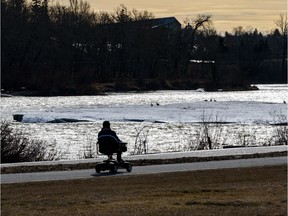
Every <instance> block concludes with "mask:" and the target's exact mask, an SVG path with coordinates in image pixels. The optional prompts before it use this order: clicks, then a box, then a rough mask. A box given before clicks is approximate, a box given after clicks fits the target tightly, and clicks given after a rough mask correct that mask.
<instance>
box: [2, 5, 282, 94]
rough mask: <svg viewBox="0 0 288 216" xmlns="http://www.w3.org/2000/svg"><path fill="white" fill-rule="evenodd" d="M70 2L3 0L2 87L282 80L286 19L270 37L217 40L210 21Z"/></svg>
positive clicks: (77, 88) (84, 90)
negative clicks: (159, 18)
mask: <svg viewBox="0 0 288 216" xmlns="http://www.w3.org/2000/svg"><path fill="white" fill-rule="evenodd" d="M69 3H70V4H69V5H68V6H63V5H60V4H59V3H56V4H54V5H50V4H49V2H48V0H32V1H31V2H27V1H26V0H1V28H2V29H1V30H2V37H1V43H2V55H1V70H2V81H1V85H2V89H6V90H14V91H17V90H19V89H21V88H23V87H25V88H26V89H29V90H35V91H41V92H44V94H95V93H97V92H98V90H99V89H101V86H106V88H109V85H108V83H109V84H110V85H111V89H113V90H137V89H140V90H143V89H144V90H145V89H161V88H166V89H167V88H196V87H202V86H204V87H207V88H211V89H215V88H221V87H223V86H224V87H235V86H241V85H242V86H243V85H245V84H247V83H252V82H254V83H256V82H257V83H271V82H277V83H279V82H286V79H287V49H286V48H285V47H287V15H286V16H284V15H281V16H280V17H279V20H277V21H275V24H276V26H275V27H276V28H275V30H274V31H273V32H271V33H270V34H266V35H263V34H262V33H261V32H258V31H257V29H254V30H252V31H247V30H244V28H243V27H241V26H239V27H235V28H234V29H233V32H232V33H228V32H226V33H225V35H219V34H217V31H216V29H215V28H214V27H213V22H212V16H211V15H198V16H197V17H195V18H193V19H186V20H185V21H184V25H182V26H180V27H179V28H170V27H167V25H157V26H151V23H152V22H150V24H149V22H147V20H151V21H153V20H156V19H155V16H154V15H153V14H152V13H151V12H148V11H139V10H137V9H132V10H129V9H128V8H127V7H126V6H125V5H120V6H119V7H118V8H117V9H115V11H114V12H112V13H108V12H95V11H93V10H92V9H91V7H90V5H89V3H88V2H86V1H82V0H80V1H78V0H70V1H69ZM174 19H175V18H174ZM171 20H172V21H173V19H170V21H171ZM174 22H175V23H177V22H178V21H177V20H176V19H175V20H174ZM107 86H108V87H107Z"/></svg>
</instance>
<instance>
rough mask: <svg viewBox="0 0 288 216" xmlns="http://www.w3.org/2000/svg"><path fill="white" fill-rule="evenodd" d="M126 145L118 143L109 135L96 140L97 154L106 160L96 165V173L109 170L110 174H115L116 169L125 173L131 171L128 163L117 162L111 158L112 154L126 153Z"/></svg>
mask: <svg viewBox="0 0 288 216" xmlns="http://www.w3.org/2000/svg"><path fill="white" fill-rule="evenodd" d="M126 145H127V143H124V142H118V141H117V140H116V139H115V137H113V136H110V135H103V136H100V137H99V138H98V142H97V152H98V153H99V152H100V153H101V154H104V155H107V156H108V159H107V160H104V161H103V162H101V163H98V164H96V166H95V170H96V173H100V172H101V171H105V170H109V171H110V173H117V171H118V168H124V169H126V171H127V172H131V171H132V165H131V164H130V163H129V162H125V161H123V160H122V161H120V162H119V161H117V160H115V159H114V158H113V153H118V152H121V153H122V152H126V151H127V146H126Z"/></svg>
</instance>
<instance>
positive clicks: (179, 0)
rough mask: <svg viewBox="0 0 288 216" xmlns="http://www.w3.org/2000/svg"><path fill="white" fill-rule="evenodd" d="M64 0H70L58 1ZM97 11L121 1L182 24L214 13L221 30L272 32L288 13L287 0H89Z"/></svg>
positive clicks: (113, 9) (116, 5)
mask: <svg viewBox="0 0 288 216" xmlns="http://www.w3.org/2000/svg"><path fill="white" fill-rule="evenodd" d="M58 1H59V2H60V3H63V2H68V0H58ZM88 2H89V3H90V5H91V7H92V9H93V10H95V11H107V12H113V11H115V9H116V8H117V7H119V6H120V4H124V5H125V6H126V7H127V8H128V9H129V10H131V9H133V8H135V9H137V10H140V11H142V10H148V11H149V12H153V14H154V15H155V17H156V18H161V17H170V16H175V17H176V18H177V19H178V21H179V22H180V23H183V21H184V20H185V18H192V19H193V18H195V17H196V16H197V15H198V14H207V15H212V20H213V23H214V27H215V28H216V30H217V32H218V33H224V32H225V31H228V32H232V29H233V27H238V26H243V27H244V28H246V30H248V29H253V30H254V28H257V29H258V31H261V32H263V33H265V32H266V33H268V32H270V31H271V30H272V29H275V28H276V25H275V22H274V21H275V20H276V19H278V18H279V15H280V13H286V11H287V0H202V1H201V0H194V1H192V0H157V1H156V0H143V1H139V0H138V1H137V0H88Z"/></svg>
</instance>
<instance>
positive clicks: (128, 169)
mask: <svg viewBox="0 0 288 216" xmlns="http://www.w3.org/2000/svg"><path fill="white" fill-rule="evenodd" d="M126 170H127V172H131V171H132V165H131V164H127V165H126Z"/></svg>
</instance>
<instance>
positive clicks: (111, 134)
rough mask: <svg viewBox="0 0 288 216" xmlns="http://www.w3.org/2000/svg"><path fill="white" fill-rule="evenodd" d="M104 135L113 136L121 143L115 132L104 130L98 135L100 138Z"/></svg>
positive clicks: (108, 129)
mask: <svg viewBox="0 0 288 216" xmlns="http://www.w3.org/2000/svg"><path fill="white" fill-rule="evenodd" d="M103 135H110V136H113V137H115V139H116V140H117V141H118V142H121V140H120V139H119V138H118V136H117V135H116V133H115V131H113V130H111V129H110V128H102V129H101V131H100V132H99V133H98V138H99V137H100V136H103Z"/></svg>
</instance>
